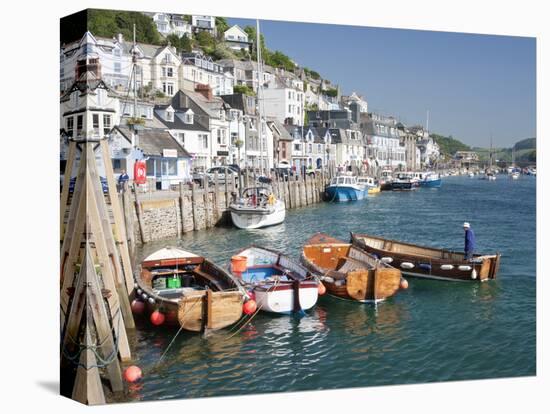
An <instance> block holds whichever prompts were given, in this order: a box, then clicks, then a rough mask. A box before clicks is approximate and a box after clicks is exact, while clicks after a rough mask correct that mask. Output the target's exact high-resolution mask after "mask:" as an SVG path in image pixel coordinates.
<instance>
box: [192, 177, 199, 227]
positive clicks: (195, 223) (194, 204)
mask: <svg viewBox="0 0 550 414" xmlns="http://www.w3.org/2000/svg"><path fill="white" fill-rule="evenodd" d="M191 209H192V211H193V230H198V229H199V223H198V221H199V220H198V217H197V184H196V183H195V182H193V183H192V184H191Z"/></svg>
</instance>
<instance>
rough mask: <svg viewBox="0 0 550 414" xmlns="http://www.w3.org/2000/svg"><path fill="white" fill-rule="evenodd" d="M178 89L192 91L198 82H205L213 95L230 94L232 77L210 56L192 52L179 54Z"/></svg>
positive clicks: (231, 91)
mask: <svg viewBox="0 0 550 414" xmlns="http://www.w3.org/2000/svg"><path fill="white" fill-rule="evenodd" d="M181 61H182V64H181V66H180V67H179V71H180V77H179V79H180V83H179V89H183V90H190V91H194V90H195V87H196V86H197V85H199V84H206V85H208V86H210V88H211V89H212V93H213V94H214V95H231V94H232V93H233V85H234V78H233V75H232V74H231V73H230V72H228V71H226V70H225V68H224V66H223V65H221V64H219V63H217V62H214V61H213V60H212V58H211V57H210V56H205V55H203V54H202V53H197V52H192V53H183V54H182V55H181Z"/></svg>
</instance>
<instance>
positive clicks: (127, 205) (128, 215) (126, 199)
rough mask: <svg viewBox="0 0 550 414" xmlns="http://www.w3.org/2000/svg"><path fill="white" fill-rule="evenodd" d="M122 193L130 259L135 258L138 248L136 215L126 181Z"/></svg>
mask: <svg viewBox="0 0 550 414" xmlns="http://www.w3.org/2000/svg"><path fill="white" fill-rule="evenodd" d="M123 191H124V192H123V193H122V203H123V207H124V221H125V223H126V237H127V240H128V250H129V253H130V257H134V254H135V248H136V240H135V233H134V214H133V210H132V202H131V201H130V186H129V185H128V182H127V181H126V182H125V183H124V188H123Z"/></svg>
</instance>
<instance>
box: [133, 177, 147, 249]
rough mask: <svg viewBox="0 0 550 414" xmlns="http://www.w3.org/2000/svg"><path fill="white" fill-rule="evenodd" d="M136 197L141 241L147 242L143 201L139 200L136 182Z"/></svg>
mask: <svg viewBox="0 0 550 414" xmlns="http://www.w3.org/2000/svg"><path fill="white" fill-rule="evenodd" d="M134 197H135V198H136V215H137V219H138V226H139V235H140V237H141V243H145V241H146V237H145V223H143V214H142V211H141V202H140V201H139V196H138V188H137V185H136V184H135V183H134Z"/></svg>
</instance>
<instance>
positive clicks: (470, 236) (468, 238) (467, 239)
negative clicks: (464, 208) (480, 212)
mask: <svg viewBox="0 0 550 414" xmlns="http://www.w3.org/2000/svg"><path fill="white" fill-rule="evenodd" d="M463 227H464V260H470V259H471V258H472V256H473V255H474V249H475V248H476V236H475V234H474V231H473V230H472V229H471V228H470V223H467V222H466V223H464V226H463Z"/></svg>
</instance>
